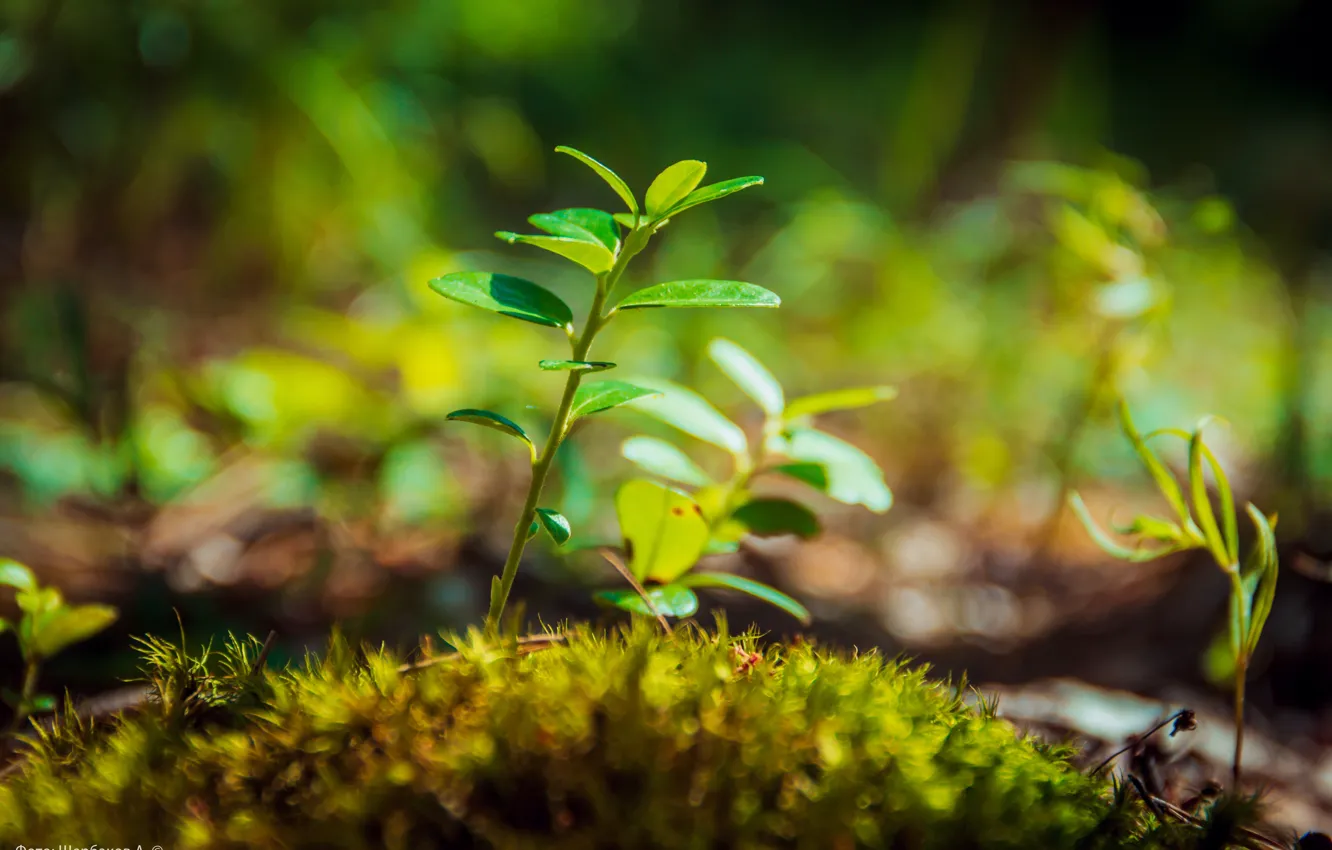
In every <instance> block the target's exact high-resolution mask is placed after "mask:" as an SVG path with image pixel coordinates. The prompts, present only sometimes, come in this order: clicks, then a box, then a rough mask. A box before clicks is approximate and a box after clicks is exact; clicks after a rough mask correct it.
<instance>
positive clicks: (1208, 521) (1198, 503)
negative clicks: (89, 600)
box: [1189, 419, 1234, 567]
mask: <svg viewBox="0 0 1332 850" xmlns="http://www.w3.org/2000/svg"><path fill="white" fill-rule="evenodd" d="M1206 423H1207V420H1206V419H1204V420H1203V421H1202V422H1200V423H1198V427H1197V428H1195V429H1194V431H1193V436H1192V437H1191V438H1190V439H1189V493H1190V496H1191V497H1192V499H1193V512H1194V515H1195V516H1196V517H1197V519H1198V526H1199V527H1200V528H1201V529H1202V533H1203V537H1204V539H1205V540H1206V541H1207V548H1208V549H1210V550H1211V552H1212V557H1214V558H1216V561H1217V563H1219V564H1221V565H1222V566H1225V567H1228V566H1230V565H1232V564H1234V561H1232V560H1230V557H1229V552H1228V551H1227V546H1226V543H1225V541H1224V540H1222V539H1221V531H1220V529H1219V528H1218V527H1217V524H1216V514H1215V512H1214V511H1213V510H1212V499H1211V497H1210V496H1209V495H1208V493H1207V482H1206V481H1205V480H1204V479H1203V467H1202V465H1203V448H1202V432H1203V427H1204V425H1206ZM1228 491H1229V488H1228V487H1227V492H1228Z"/></svg>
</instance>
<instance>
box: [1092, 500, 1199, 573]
mask: <svg viewBox="0 0 1332 850" xmlns="http://www.w3.org/2000/svg"><path fill="white" fill-rule="evenodd" d="M1068 505H1069V507H1070V508H1072V509H1073V513H1074V515H1075V516H1077V518H1078V520H1079V521H1080V522H1081V523H1082V527H1083V528H1085V529H1086V530H1087V534H1088V535H1090V536H1091V539H1092V541H1093V542H1094V543H1096V545H1097V546H1099V547H1100V548H1101V551H1103V552H1105V553H1106V554H1107V555H1109V556H1111V557H1113V558H1118V559H1120V560H1121V561H1132V562H1134V563H1143V562H1146V561H1153V560H1155V559H1157V558H1161V557H1164V556H1166V555H1169V554H1172V553H1174V552H1178V551H1180V547H1178V546H1166V547H1164V548H1161V549H1142V548H1134V549H1130V548H1129V547H1127V546H1125V545H1123V544H1122V543H1120V542H1119V541H1117V540H1115V539H1114V538H1113V537H1111V536H1110V535H1109V534H1106V533H1105V531H1104V530H1102V529H1101V527H1100V526H1099V525H1097V524H1096V520H1094V519H1092V515H1091V512H1090V511H1088V510H1087V505H1086V503H1085V502H1083V501H1082V496H1081V495H1080V494H1078V493H1076V492H1074V493H1069V494H1068Z"/></svg>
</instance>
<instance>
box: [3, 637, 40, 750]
mask: <svg viewBox="0 0 1332 850" xmlns="http://www.w3.org/2000/svg"><path fill="white" fill-rule="evenodd" d="M40 669H41V662H40V661H38V659H37V658H35V657H34V658H30V659H28V663H27V665H26V666H25V667H24V668H23V689H22V690H21V691H20V692H19V698H18V705H16V706H14V717H13V719H11V720H10V721H9V728H8V729H6V730H5V734H4V735H3V737H5V738H11V737H13V736H14V735H16V734H18V730H19V727H20V726H22V725H23V721H24V720H27V719H28V714H29V713H30V707H31V706H32V700H33V697H34V696H36V695H37V672H38V670H40Z"/></svg>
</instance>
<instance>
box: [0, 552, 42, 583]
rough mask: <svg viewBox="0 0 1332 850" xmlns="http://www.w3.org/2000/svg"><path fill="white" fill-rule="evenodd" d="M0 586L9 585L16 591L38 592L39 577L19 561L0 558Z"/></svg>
mask: <svg viewBox="0 0 1332 850" xmlns="http://www.w3.org/2000/svg"><path fill="white" fill-rule="evenodd" d="M0 585H7V586H9V587H12V588H15V589H16V590H36V588H37V576H35V575H33V574H32V570H30V569H28V568H27V567H25V566H23V565H22V564H20V563H19V562H18V561H11V560H9V559H8V558H0Z"/></svg>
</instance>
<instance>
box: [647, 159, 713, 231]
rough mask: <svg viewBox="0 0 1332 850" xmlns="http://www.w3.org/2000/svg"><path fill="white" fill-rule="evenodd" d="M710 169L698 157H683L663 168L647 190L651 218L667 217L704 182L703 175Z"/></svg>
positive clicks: (648, 211)
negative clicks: (668, 213)
mask: <svg viewBox="0 0 1332 850" xmlns="http://www.w3.org/2000/svg"><path fill="white" fill-rule="evenodd" d="M707 171H708V166H707V164H706V163H702V162H699V161H698V160H696V159H682V160H680V161H679V162H677V163H675V164H674V165H669V166H667V167H666V168H665V169H663V170H662V172H661V173H660V174H658V175H657V176H656V178H655V179H653V181H652V185H650V186H648V190H647V197H646V202H647V214H648V217H649V218H665V217H666V216H665V213H666V212H667V211H669V210H670V208H671V207H673V206H675V205H676V204H678V203H680V202H681V201H683V200H684V199H685V197H686V196H688V195H689V193H690V192H692V191H694V189H696V188H698V184H699V183H701V182H703V175H704V174H706V173H707Z"/></svg>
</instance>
